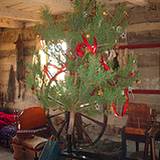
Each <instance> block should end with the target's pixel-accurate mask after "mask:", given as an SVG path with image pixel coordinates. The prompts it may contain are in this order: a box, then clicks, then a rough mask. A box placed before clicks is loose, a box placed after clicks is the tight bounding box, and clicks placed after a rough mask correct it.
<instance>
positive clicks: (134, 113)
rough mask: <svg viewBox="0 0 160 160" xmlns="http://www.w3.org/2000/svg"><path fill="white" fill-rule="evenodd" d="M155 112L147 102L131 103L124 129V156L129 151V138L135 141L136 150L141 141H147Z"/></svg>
mask: <svg viewBox="0 0 160 160" xmlns="http://www.w3.org/2000/svg"><path fill="white" fill-rule="evenodd" d="M153 113H154V112H153V110H152V109H151V108H150V107H149V106H148V105H146V104H136V103H130V104H129V108H128V120H127V124H126V126H125V127H124V129H123V130H122V150H123V157H126V153H127V145H126V141H127V140H132V141H135V143H136V152H137V151H139V143H145V142H146V137H147V133H148V130H149V129H150V126H151V122H152V121H153V119H155V117H154V114H153ZM144 150H145V149H144ZM147 152H148V151H147ZM144 156H145V154H144Z"/></svg>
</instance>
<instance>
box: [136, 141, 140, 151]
mask: <svg viewBox="0 0 160 160" xmlns="http://www.w3.org/2000/svg"><path fill="white" fill-rule="evenodd" d="M136 152H139V142H136Z"/></svg>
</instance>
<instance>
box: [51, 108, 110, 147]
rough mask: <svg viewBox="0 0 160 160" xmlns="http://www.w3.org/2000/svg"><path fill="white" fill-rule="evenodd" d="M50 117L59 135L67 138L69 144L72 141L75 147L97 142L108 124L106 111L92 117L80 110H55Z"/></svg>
mask: <svg viewBox="0 0 160 160" xmlns="http://www.w3.org/2000/svg"><path fill="white" fill-rule="evenodd" d="M50 118H51V119H52V121H53V122H54V124H53V125H54V128H55V129H56V132H57V137H58V138H59V139H62V138H63V140H64V139H65V140H66V142H67V144H68V145H70V144H69V143H72V146H73V147H74V148H77V147H85V146H89V145H93V144H95V143H96V142H97V141H99V140H100V138H101V137H102V135H103V134H104V131H105V128H106V126H107V116H106V115H105V114H104V113H101V114H99V115H98V116H95V117H94V118H92V117H89V116H87V115H85V114H84V113H79V112H77V113H74V112H67V111H66V112H62V111H54V114H53V115H51V116H50ZM68 136H69V137H70V138H69V137H68ZM67 138H69V139H67Z"/></svg>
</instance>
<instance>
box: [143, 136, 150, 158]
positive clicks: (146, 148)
mask: <svg viewBox="0 0 160 160" xmlns="http://www.w3.org/2000/svg"><path fill="white" fill-rule="evenodd" d="M149 144H150V139H149V137H147V136H146V140H145V145H144V155H143V159H144V160H145V159H147V157H148V150H149Z"/></svg>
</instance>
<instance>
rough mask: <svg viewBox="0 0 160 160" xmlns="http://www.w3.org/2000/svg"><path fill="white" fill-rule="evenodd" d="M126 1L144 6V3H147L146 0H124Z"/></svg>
mask: <svg viewBox="0 0 160 160" xmlns="http://www.w3.org/2000/svg"><path fill="white" fill-rule="evenodd" d="M126 1H127V2H130V3H132V4H134V5H137V6H144V5H147V3H148V2H147V1H146V0H126Z"/></svg>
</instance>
